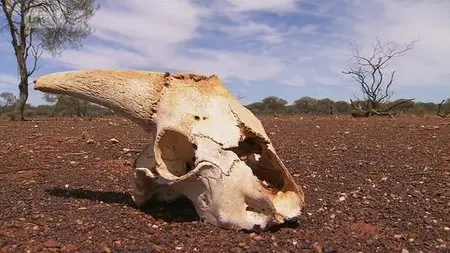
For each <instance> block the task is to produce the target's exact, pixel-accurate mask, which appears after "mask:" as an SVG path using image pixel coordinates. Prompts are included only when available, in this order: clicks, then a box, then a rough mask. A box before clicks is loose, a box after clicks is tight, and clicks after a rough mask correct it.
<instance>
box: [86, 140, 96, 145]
mask: <svg viewBox="0 0 450 253" xmlns="http://www.w3.org/2000/svg"><path fill="white" fill-rule="evenodd" d="M86 143H87V144H94V143H95V141H94V140H93V139H88V140H87V141H86Z"/></svg>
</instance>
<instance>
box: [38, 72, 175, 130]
mask: <svg viewBox="0 0 450 253" xmlns="http://www.w3.org/2000/svg"><path fill="white" fill-rule="evenodd" d="M165 75H166V74H164V73H162V72H150V71H130V70H89V71H70V72H59V73H54V74H48V75H44V76H41V77H39V78H38V79H37V80H35V81H34V83H35V87H34V89H36V90H39V91H43V92H48V93H54V94H63V95H69V96H73V97H77V98H80V99H83V100H86V101H90V102H93V103H96V104H99V105H102V106H105V107H107V108H109V109H111V110H113V111H115V112H117V113H119V114H122V115H124V116H126V117H128V118H130V119H131V120H133V121H135V122H136V123H138V124H139V125H141V126H143V127H144V128H148V127H149V123H151V122H149V121H152V120H153V118H152V116H153V114H154V112H153V111H154V110H153V109H154V107H155V106H156V105H157V103H158V101H159V100H160V98H161V90H162V88H163V87H164V77H165ZM150 125H153V124H150Z"/></svg>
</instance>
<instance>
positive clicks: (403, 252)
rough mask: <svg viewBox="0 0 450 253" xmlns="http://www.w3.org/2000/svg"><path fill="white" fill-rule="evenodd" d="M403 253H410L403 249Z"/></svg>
mask: <svg viewBox="0 0 450 253" xmlns="http://www.w3.org/2000/svg"><path fill="white" fill-rule="evenodd" d="M401 253H409V250H407V249H402V251H401Z"/></svg>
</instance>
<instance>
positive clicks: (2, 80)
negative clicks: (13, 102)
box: [0, 73, 19, 92]
mask: <svg viewBox="0 0 450 253" xmlns="http://www.w3.org/2000/svg"><path fill="white" fill-rule="evenodd" d="M18 84H19V78H18V77H17V76H13V75H10V74H2V73H0V92H1V91H3V90H11V88H12V86H14V87H17V85H18Z"/></svg>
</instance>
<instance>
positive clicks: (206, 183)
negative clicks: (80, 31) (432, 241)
mask: <svg viewBox="0 0 450 253" xmlns="http://www.w3.org/2000/svg"><path fill="white" fill-rule="evenodd" d="M35 89H37V90H40V91H44V92H49V93H57V94H66V95H70V96H74V97H78V98H81V99H84V100H87V101H91V102H94V103H97V104H100V105H103V106H105V107H107V108H109V109H111V110H113V111H115V112H117V113H120V114H122V115H124V116H126V117H127V118H129V119H131V120H133V121H134V122H136V123H137V124H139V125H140V126H141V127H142V128H143V129H144V130H146V131H148V132H149V133H154V132H156V135H152V136H151V141H150V143H149V145H148V146H147V147H146V148H145V150H144V151H143V152H142V153H141V155H140V156H139V157H138V159H137V160H136V162H135V192H134V195H133V200H134V202H135V203H136V205H137V206H142V205H143V204H145V203H146V202H148V201H149V200H150V199H151V198H152V197H155V198H157V199H159V200H165V201H171V200H174V199H175V198H177V197H179V196H181V195H184V196H186V197H188V198H189V199H190V200H191V201H192V203H193V204H194V206H195V209H196V211H197V213H198V215H199V216H200V217H201V219H202V220H205V221H207V222H209V223H212V224H214V225H216V226H220V227H224V228H231V229H246V230H260V229H262V230H264V229H267V228H269V227H271V226H273V225H276V224H281V223H283V222H284V221H286V220H290V219H295V218H297V217H298V216H299V215H300V212H301V209H302V206H303V205H304V194H303V192H302V190H301V188H299V187H298V186H297V185H296V184H295V182H294V180H293V179H292V176H291V175H290V173H289V171H288V170H287V169H286V167H285V166H284V165H283V163H282V162H281V160H280V158H279V157H278V155H277V154H276V152H275V149H274V147H273V146H272V143H271V141H270V140H269V138H268V136H267V134H266V132H265V131H264V129H263V126H262V124H261V123H260V121H259V120H258V119H257V118H256V117H255V116H254V115H253V114H252V113H251V112H250V111H249V110H247V109H246V108H245V107H243V106H242V105H241V104H240V103H239V102H238V101H237V100H236V99H235V98H234V97H233V96H232V95H231V94H230V93H229V91H228V90H227V89H226V88H225V86H224V84H223V83H222V81H221V80H220V79H219V78H218V77H217V76H215V75H212V76H203V75H196V74H176V75H174V74H169V73H158V72H148V71H125V70H91V71H74V72H61V73H54V74H49V75H45V76H42V77H40V78H38V79H37V80H36V81H35Z"/></svg>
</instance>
